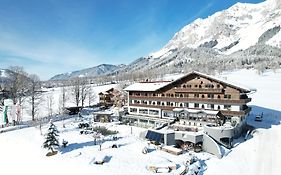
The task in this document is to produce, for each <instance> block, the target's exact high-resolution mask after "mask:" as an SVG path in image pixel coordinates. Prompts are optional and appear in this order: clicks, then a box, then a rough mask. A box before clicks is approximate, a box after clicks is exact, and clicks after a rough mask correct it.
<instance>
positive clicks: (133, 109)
mask: <svg viewBox="0 0 281 175" xmlns="http://www.w3.org/2000/svg"><path fill="white" fill-rule="evenodd" d="M130 112H133V113H137V112H138V109H137V108H130Z"/></svg>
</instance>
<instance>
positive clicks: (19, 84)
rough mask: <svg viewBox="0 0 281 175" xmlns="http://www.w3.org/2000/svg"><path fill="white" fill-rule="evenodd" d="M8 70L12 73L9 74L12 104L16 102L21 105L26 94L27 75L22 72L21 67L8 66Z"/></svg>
mask: <svg viewBox="0 0 281 175" xmlns="http://www.w3.org/2000/svg"><path fill="white" fill-rule="evenodd" d="M9 70H10V71H12V72H13V73H12V74H11V77H10V78H11V82H10V94H11V98H12V99H13V102H14V103H16V102H17V100H18V101H19V103H20V104H22V100H23V99H22V97H23V96H24V94H25V93H26V91H27V89H28V87H27V84H28V81H29V80H28V74H27V72H25V71H24V69H23V67H19V66H10V67H9Z"/></svg>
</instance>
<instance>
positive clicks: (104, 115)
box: [93, 111, 113, 123]
mask: <svg viewBox="0 0 281 175" xmlns="http://www.w3.org/2000/svg"><path fill="white" fill-rule="evenodd" d="M112 114H113V112H111V111H98V112H93V119H94V122H102V123H106V122H111V121H112Z"/></svg>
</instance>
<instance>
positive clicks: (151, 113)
mask: <svg viewBox="0 0 281 175" xmlns="http://www.w3.org/2000/svg"><path fill="white" fill-rule="evenodd" d="M149 114H150V115H159V111H158V110H153V109H150V110H149Z"/></svg>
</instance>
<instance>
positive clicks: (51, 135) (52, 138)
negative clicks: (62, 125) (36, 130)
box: [43, 122, 59, 153]
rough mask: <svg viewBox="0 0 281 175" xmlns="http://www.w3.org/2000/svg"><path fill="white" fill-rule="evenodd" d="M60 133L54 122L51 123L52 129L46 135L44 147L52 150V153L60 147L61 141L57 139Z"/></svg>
mask: <svg viewBox="0 0 281 175" xmlns="http://www.w3.org/2000/svg"><path fill="white" fill-rule="evenodd" d="M58 133H59V131H58V130H57V127H56V126H55V125H54V123H53V122H51V124H50V127H49V129H48V133H47V134H46V140H45V142H44V143H43V147H44V148H47V149H48V150H51V151H52V153H53V152H54V150H55V149H56V148H58V147H59V141H58V139H57V137H58V136H59V134H58Z"/></svg>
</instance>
